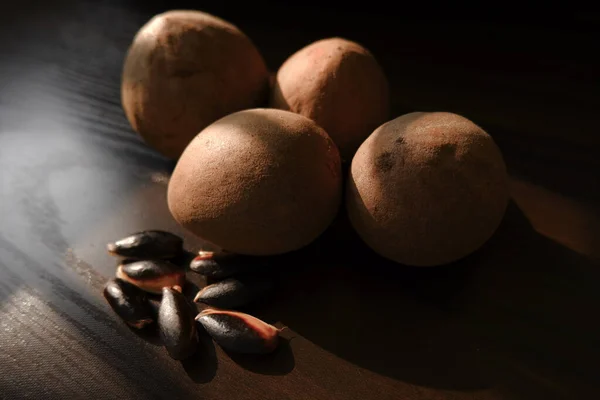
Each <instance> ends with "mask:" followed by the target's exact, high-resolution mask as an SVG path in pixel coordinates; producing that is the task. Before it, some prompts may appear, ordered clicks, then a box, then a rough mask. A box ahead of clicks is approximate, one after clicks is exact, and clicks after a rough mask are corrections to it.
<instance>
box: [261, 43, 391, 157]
mask: <svg viewBox="0 0 600 400" xmlns="http://www.w3.org/2000/svg"><path fill="white" fill-rule="evenodd" d="M389 102H390V100H389V88H388V81H387V78H386V77H385V75H384V73H383V70H382V69H381V67H380V66H379V64H378V63H377V61H376V60H375V58H374V57H373V56H372V55H371V53H369V51H368V50H367V49H365V48H364V47H362V46H361V45H359V44H357V43H354V42H351V41H349V40H345V39H341V38H331V39H324V40H319V41H317V42H314V43H312V44H310V45H308V46H307V47H305V48H303V49H301V50H299V51H298V52H296V53H295V54H293V55H292V56H291V57H290V58H288V60H287V61H285V63H284V64H283V65H282V66H281V68H280V69H279V71H278V72H277V78H276V82H275V85H274V88H273V89H272V91H271V98H270V106H271V107H273V108H279V109H282V110H289V111H293V112H295V113H298V114H301V115H304V116H305V117H308V118H310V119H312V120H314V121H315V122H316V123H317V124H319V125H320V126H321V127H323V129H325V131H326V132H327V133H328V134H329V136H331V138H332V139H333V141H334V142H335V144H336V145H337V146H338V148H339V150H340V155H341V157H342V160H343V161H348V162H350V160H352V156H353V155H354V153H355V152H356V149H358V147H359V146H360V144H361V143H362V142H363V141H364V140H365V139H366V138H367V136H368V135H369V134H370V133H371V132H373V130H374V129H375V128H377V127H378V126H379V125H381V124H382V123H384V122H385V121H387V120H388V117H389Z"/></svg>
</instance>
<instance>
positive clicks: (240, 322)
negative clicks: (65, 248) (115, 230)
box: [104, 230, 280, 360]
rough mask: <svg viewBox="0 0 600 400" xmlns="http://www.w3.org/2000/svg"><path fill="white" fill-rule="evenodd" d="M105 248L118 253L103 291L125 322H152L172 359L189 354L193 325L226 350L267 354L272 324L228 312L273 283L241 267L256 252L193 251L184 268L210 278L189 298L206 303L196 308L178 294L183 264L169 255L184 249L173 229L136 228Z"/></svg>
mask: <svg viewBox="0 0 600 400" xmlns="http://www.w3.org/2000/svg"><path fill="white" fill-rule="evenodd" d="M107 250H108V252H109V253H110V254H112V255H114V256H118V257H123V258H124V260H123V261H122V262H121V263H120V264H119V266H118V267H117V270H116V277H115V278H114V279H111V280H110V281H109V282H108V283H107V284H106V286H105V288H104V297H105V298H106V300H107V301H108V303H109V304H110V306H111V307H112V309H113V310H114V311H115V312H116V313H117V314H118V315H119V316H120V317H121V319H123V321H125V323H127V324H128V325H129V326H131V327H132V328H136V329H142V328H144V327H146V326H147V325H149V324H151V323H153V322H156V323H157V324H158V332H159V335H160V339H161V341H162V343H163V345H164V346H165V348H166V349H167V352H168V353H169V355H170V356H171V357H172V358H174V359H176V360H182V359H185V358H187V357H189V356H191V355H192V354H194V352H195V351H196V348H197V347H198V331H199V330H200V331H205V332H207V333H208V334H209V335H210V336H211V337H212V338H213V340H214V341H215V342H216V343H217V344H219V345H220V346H221V347H223V348H225V349H227V350H229V351H232V352H240V353H255V354H256V353H269V352H272V351H273V350H275V348H276V347H277V344H278V339H279V332H280V329H278V328H276V327H274V326H272V325H270V324H267V323H266V322H264V321H261V320H260V319H258V318H256V317H253V316H252V315H249V314H246V313H243V312H239V311H234V309H236V308H239V307H243V306H246V305H248V304H250V303H252V302H254V301H256V300H258V299H260V298H262V297H263V296H265V295H266V294H268V293H269V292H270V291H271V290H272V288H273V282H272V281H271V280H270V279H268V278H265V277H261V275H260V274H258V275H257V274H247V273H245V271H244V270H253V271H254V270H255V268H253V267H257V268H258V267H260V265H258V264H260V261H259V260H258V259H256V258H254V257H244V256H240V255H235V254H231V253H214V252H209V251H200V252H199V253H198V256H196V257H195V258H194V259H193V260H192V262H191V263H190V265H189V269H190V270H191V271H193V272H195V273H198V274H201V275H204V276H205V277H206V279H207V280H208V281H209V282H212V283H210V284H209V285H207V286H205V287H204V288H203V289H202V290H200V291H199V292H198V294H197V295H196V297H195V298H194V302H197V303H203V304H205V305H207V306H208V307H207V308H205V309H204V310H203V311H202V312H200V313H199V314H197V311H196V309H195V308H194V307H192V305H191V304H190V302H189V301H188V299H187V298H186V297H185V296H184V295H183V288H184V286H185V285H186V266H185V265H181V263H178V262H177V261H176V260H177V259H180V258H181V256H182V255H183V254H184V249H183V240H182V239H181V238H180V237H179V236H177V235H174V234H172V233H169V232H164V231H158V230H151V231H143V232H137V233H134V234H131V235H129V236H127V237H125V238H123V239H120V240H118V241H116V242H114V243H110V244H108V245H107ZM153 295H154V296H156V295H159V296H160V305H159V306H158V312H155V311H154V309H153V307H152V302H151V301H150V298H151V296H153ZM196 314H197V315H196ZM196 321H197V322H198V323H199V324H200V327H201V329H198V327H197V324H196Z"/></svg>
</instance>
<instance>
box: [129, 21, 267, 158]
mask: <svg viewBox="0 0 600 400" xmlns="http://www.w3.org/2000/svg"><path fill="white" fill-rule="evenodd" d="M268 90H269V72H268V69H267V66H266V64H265V61H264V59H263V57H262V56H261V54H260V53H259V51H258V50H257V48H256V47H255V45H254V44H253V43H252V41H251V40H250V39H249V38H248V37H247V36H246V35H245V34H244V33H243V32H241V31H240V30H239V29H238V28H237V27H236V26H235V25H233V24H231V23H229V22H227V21H225V20H223V19H221V18H218V17H215V16H213V15H210V14H207V13H204V12H200V11H192V10H171V11H167V12H164V13H161V14H158V15H156V16H154V17H153V18H152V19H150V20H149V21H148V22H147V23H146V24H145V25H144V26H143V27H141V28H140V30H139V31H138V33H137V34H136V35H135V37H134V39H133V42H132V44H131V46H130V47H129V50H128V52H127V56H126V58H125V63H124V65H123V74H122V82H121V102H122V105H123V109H124V111H125V114H126V116H127V119H128V121H129V123H130V124H131V126H132V128H133V130H134V131H136V132H137V133H138V134H139V135H140V136H141V137H142V138H143V139H144V141H145V142H146V143H147V144H148V145H149V146H151V147H153V148H155V149H156V150H158V151H159V152H160V153H162V154H163V155H165V156H167V157H169V158H171V159H177V158H178V157H179V156H180V155H181V153H182V152H183V150H184V149H185V147H186V146H187V144H188V143H189V142H190V141H191V140H192V139H193V138H194V136H196V135H197V134H198V132H200V131H201V130H202V129H204V128H205V127H206V126H208V125H210V124H211V123H213V122H214V121H216V120H218V119H219V118H221V117H224V116H225V115H228V114H230V113H233V112H236V111H239V110H243V109H247V108H252V107H259V106H262V105H263V103H265V102H266V101H267V96H268Z"/></svg>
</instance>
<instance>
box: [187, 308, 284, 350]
mask: <svg viewBox="0 0 600 400" xmlns="http://www.w3.org/2000/svg"><path fill="white" fill-rule="evenodd" d="M196 321H198V322H199V323H200V324H201V325H202V326H203V327H204V329H205V330H206V332H208V334H209V335H210V336H211V337H212V338H213V339H214V340H215V342H217V343H218V344H219V345H220V346H221V347H223V348H225V349H227V350H230V351H234V352H238V353H251V354H264V353H270V352H272V351H273V350H275V349H276V348H277V344H278V343H279V332H280V330H279V329H277V328H276V327H274V326H273V325H270V324H267V323H266V322H264V321H261V320H260V319H258V318H256V317H253V316H252V315H249V314H244V313H241V312H236V311H226V310H214V309H206V310H204V311H202V312H201V313H200V314H198V316H197V317H196Z"/></svg>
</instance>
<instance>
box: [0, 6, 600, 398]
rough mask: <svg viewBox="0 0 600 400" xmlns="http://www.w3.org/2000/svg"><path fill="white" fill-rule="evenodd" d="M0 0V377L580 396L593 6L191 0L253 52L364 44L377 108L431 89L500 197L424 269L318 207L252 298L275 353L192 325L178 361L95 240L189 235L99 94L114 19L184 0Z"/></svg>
mask: <svg viewBox="0 0 600 400" xmlns="http://www.w3.org/2000/svg"><path fill="white" fill-rule="evenodd" d="M11 3H12V5H10V6H5V5H3V10H2V11H1V12H0V13H1V15H0V371H1V373H0V398H2V399H17V398H19V399H20V398H32V399H40V398H45V399H54V398H60V399H66V398H87V399H90V398H106V399H116V398H174V399H187V398H198V399H227V400H231V399H276V400H282V399H324V400H325V399H327V400H329V399H357V400H358V399H360V400H367V399H381V400H383V399H394V400H395V399H409V400H420V399H440V400H441V399H444V400H450V399H461V400H462V399H489V400H492V399H494V400H496V399H527V400H529V399H545V400H550V399H594V398H600V369H599V367H598V360H599V359H600V327H599V322H598V315H599V311H598V310H599V308H600V289H599V287H600V263H599V262H598V260H599V259H600V186H599V185H600V155H599V150H598V149H600V147H599V146H600V135H599V131H598V126H599V125H598V115H599V114H598V112H599V111H598V110H599V109H600V107H599V106H600V104H599V103H600V102H599V101H598V93H599V91H598V89H599V88H600V85H598V83H599V82H598V71H600V68H599V65H598V63H597V61H595V60H594V57H595V55H596V53H597V50H598V47H597V41H596V40H595V38H594V35H593V34H594V33H597V32H594V29H596V28H597V26H598V20H597V19H595V20H594V19H593V16H592V17H590V18H591V19H588V17H589V16H587V15H580V16H579V17H577V18H581V19H575V20H573V19H570V20H568V22H569V24H566V25H565V24H562V25H561V24H560V23H556V24H553V23H552V21H550V22H548V23H539V24H537V25H528V24H526V23H522V22H520V21H519V20H515V21H513V23H510V24H503V23H502V21H499V18H491V19H490V20H485V21H479V22H478V20H476V19H469V18H463V19H461V18H448V19H444V18H443V15H433V16H432V15H430V14H428V13H427V12H423V13H420V14H417V13H415V12H414V11H415V10H411V11H410V12H408V13H407V15H404V16H397V15H391V12H380V13H379V15H377V16H366V15H365V14H363V13H361V12H359V11H357V10H356V9H353V10H350V11H349V12H348V13H346V14H342V13H341V11H340V10H338V9H335V8H334V7H332V8H328V9H327V10H321V11H320V12H314V13H309V12H307V11H306V10H304V11H303V10H302V9H300V8H297V9H285V8H283V7H281V6H279V8H272V9H270V11H269V12H266V13H263V12H262V11H261V10H258V9H252V8H251V7H249V6H246V8H245V9H238V10H235V11H234V10H232V9H231V8H232V7H229V8H228V5H227V4H221V5H211V6H207V7H204V6H203V5H202V4H200V6H202V7H203V8H204V9H208V10H210V11H214V12H216V13H219V15H221V16H223V17H225V18H228V19H230V20H232V22H234V23H236V24H238V25H239V26H240V27H241V28H242V29H243V30H244V31H246V32H247V33H248V34H249V36H250V37H252V38H253V40H254V41H255V42H256V44H257V46H258V47H259V48H260V50H261V51H262V52H263V53H264V55H265V58H266V59H267V61H268V64H269V66H270V67H271V68H272V69H276V68H277V66H278V65H279V64H280V63H281V62H282V61H283V60H284V59H285V58H286V57H287V56H288V55H290V54H291V53H293V52H294V51H295V50H297V49H299V48H300V47H302V46H303V45H305V44H308V43H309V42H311V41H313V40H316V39H319V38H322V37H328V36H333V35H340V36H345V37H348V38H350V39H354V40H357V41H360V42H362V43H364V44H365V45H366V46H367V47H369V48H370V49H371V50H372V51H373V53H374V54H375V55H376V56H377V57H378V59H379V60H380V62H381V64H382V65H383V67H384V69H385V70H386V72H387V73H388V75H389V78H390V83H391V87H392V91H393V110H394V115H395V116H398V115H401V114H402V113H405V112H409V111H415V110H419V111H453V112H457V113H460V114H462V115H465V116H466V117H468V118H470V119H472V120H474V121H475V122H476V123H478V124H480V125H481V126H483V127H484V128H485V129H486V130H487V131H488V132H489V133H490V134H492V135H493V136H494V138H495V139H496V141H497V143H498V144H499V146H500V147H501V149H502V151H503V153H504V155H505V158H506V162H507V165H508V168H509V170H510V174H511V192H512V198H513V201H512V203H511V204H510V207H509V209H508V211H507V214H506V218H505V220H504V222H503V224H502V225H501V227H500V229H499V230H498V232H497V234H496V235H495V236H494V237H493V238H492V239H491V240H490V241H489V242H488V243H487V244H486V245H485V246H484V247H483V248H482V249H481V250H479V251H477V252H476V253H475V254H473V255H472V256H469V257H468V258H466V259H464V260H462V261H460V262H457V263H455V264H454V265H449V266H445V267H439V268H422V269H418V268H417V269H415V268H408V267H403V266H399V265H393V264H391V263H388V262H385V261H383V260H381V259H380V258H378V257H376V256H375V255H373V254H372V253H370V252H369V250H368V249H366V248H365V247H364V246H363V245H361V243H360V242H359V241H358V240H357V239H356V237H355V236H353V235H352V234H351V232H348V231H347V230H346V228H347V225H346V224H347V222H345V221H344V219H343V218H340V219H339V220H338V221H337V223H336V224H335V226H334V227H333V228H332V229H331V231H330V232H329V233H328V234H326V235H325V236H324V237H323V238H322V239H320V240H319V241H318V242H317V243H315V244H314V245H312V246H310V247H309V248H307V249H305V250H303V251H301V252H298V253H296V254H291V255H288V256H285V257H281V258H280V259H278V260H276V262H277V263H278V264H281V265H280V271H282V272H281V273H280V277H281V284H280V287H279V289H280V290H279V291H278V292H277V294H276V295H275V297H274V298H273V300H272V301H271V302H268V303H265V304H262V305H260V306H259V307H256V308H255V309H254V310H252V311H253V312H254V313H256V315H258V316H260V317H262V318H264V319H266V320H268V321H270V322H273V323H275V324H276V325H277V326H280V327H281V326H287V327H288V329H287V330H285V331H284V333H283V337H284V338H285V340H284V343H283V344H282V346H281V347H280V349H279V350H278V351H277V352H276V353H275V354H273V355H271V356H267V357H262V358H253V357H245V356H243V357H242V356H235V355H229V354H227V353H225V352H224V351H223V350H222V349H220V348H219V347H218V346H215V345H214V344H213V343H212V342H211V341H210V340H209V339H208V338H206V337H204V336H203V339H202V346H201V348H200V351H199V353H198V354H197V356H195V357H194V358H193V359H190V360H188V361H185V362H177V361H173V360H171V359H170V358H169V357H168V356H167V354H166V352H165V350H164V349H163V348H162V347H161V346H160V344H159V343H158V342H157V339H156V337H155V336H154V335H153V334H152V332H148V333H143V334H138V333H136V332H134V331H132V330H130V329H128V328H127V327H126V326H125V325H124V324H123V323H122V322H121V321H120V320H119V319H118V318H117V317H116V316H115V315H114V314H113V312H112V311H111V309H110V308H109V307H108V305H107V304H106V302H105V301H104V299H103V297H102V294H101V291H102V286H103V284H104V282H106V280H107V279H108V278H109V277H111V276H113V274H114V269H115V264H116V260H115V259H114V258H111V257H110V256H109V255H107V254H106V252H105V250H104V249H105V247H104V246H105V244H106V243H107V242H109V241H111V240H114V239H116V238H119V237H121V236H124V235H126V234H128V233H130V232H134V231H137V230H141V229H146V228H157V229H166V230H170V231H173V232H176V233H179V234H181V235H183V236H184V237H185V240H186V247H187V248H188V249H189V250H191V251H194V250H198V249H200V248H201V247H202V243H201V242H200V241H198V239H195V238H194V237H192V236H191V235H189V234H187V233H185V232H184V231H183V230H182V229H181V228H180V227H179V226H178V225H177V224H176V223H175V222H174V221H173V219H172V218H171V216H170V214H169V212H168V210H167V206H166V201H165V193H166V185H167V182H168V179H169V174H170V172H171V170H172V168H173V163H172V162H170V161H168V160H166V159H164V158H162V157H161V156H160V155H158V154H157V153H156V152H154V151H153V150H151V149H150V148H148V147H147V146H146V145H145V144H144V143H143V142H142V141H141V140H140V139H139V138H138V137H137V136H136V135H135V134H134V133H133V132H132V130H131V128H130V127H129V125H128V123H127V121H126V119H125V117H124V114H123V112H122V109H121V105H120V93H119V92H120V89H119V87H120V73H121V67H122V63H123V57H124V54H125V51H126V49H127V46H128V44H129V42H130V41H131V39H132V37H133V35H134V34H135V32H136V31H137V29H139V27H140V26H141V25H142V24H143V23H144V22H145V21H146V20H147V19H149V18H150V17H151V16H152V15H153V14H155V13H158V12H160V11H163V10H165V9H168V8H171V7H192V6H193V4H194V3H192V2H189V3H191V4H181V3H174V2H172V3H170V4H167V3H166V2H165V3H163V4H160V3H157V2H154V3H150V2H143V1H129V2H125V1H116V0H115V1H104V2H99V1H79V2H75V1H73V2H68V1H56V2H47V3H52V4H47V3H41V2H32V1H28V0H22V1H18V2H11ZM197 3H198V2H196V7H199V5H198V4H197ZM272 7H275V6H272ZM422 11H424V10H422ZM411 13H413V14H411ZM454 16H456V15H454ZM413 17H414V18H413ZM563 22H564V21H563ZM594 27H595V28H594ZM594 49H595V50H594ZM196 283H197V284H202V282H199V281H198V280H196ZM192 289H193V288H188V289H187V290H188V292H191V291H192Z"/></svg>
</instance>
